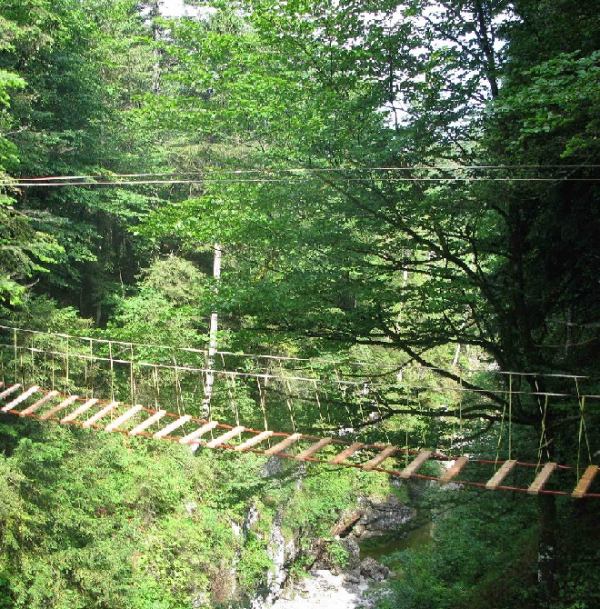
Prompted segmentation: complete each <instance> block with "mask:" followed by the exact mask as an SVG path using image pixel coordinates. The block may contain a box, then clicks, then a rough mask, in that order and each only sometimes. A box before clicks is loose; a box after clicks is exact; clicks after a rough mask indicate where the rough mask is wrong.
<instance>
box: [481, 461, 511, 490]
mask: <svg viewBox="0 0 600 609" xmlns="http://www.w3.org/2000/svg"><path fill="white" fill-rule="evenodd" d="M516 464H517V462H516V461H515V460H512V459H511V460H509V461H505V462H504V463H503V464H502V466H501V467H500V469H499V470H498V471H497V472H496V473H495V474H494V475H493V476H492V478H491V479H490V480H489V481H488V482H487V483H486V485H485V488H487V489H488V490H490V491H493V490H494V489H495V488H497V487H498V486H500V483H501V482H502V480H504V478H506V476H508V474H509V473H510V472H511V471H512V470H513V468H514V467H515V465H516Z"/></svg>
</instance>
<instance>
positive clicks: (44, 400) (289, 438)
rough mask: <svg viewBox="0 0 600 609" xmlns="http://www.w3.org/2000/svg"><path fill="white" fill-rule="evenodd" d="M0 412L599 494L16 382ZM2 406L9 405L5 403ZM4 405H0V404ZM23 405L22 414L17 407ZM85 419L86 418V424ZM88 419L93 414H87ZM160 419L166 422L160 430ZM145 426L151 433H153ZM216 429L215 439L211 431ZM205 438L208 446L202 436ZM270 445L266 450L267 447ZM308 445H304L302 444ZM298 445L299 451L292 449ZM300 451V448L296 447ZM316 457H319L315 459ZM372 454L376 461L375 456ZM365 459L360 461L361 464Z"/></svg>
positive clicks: (587, 479) (513, 466)
mask: <svg viewBox="0 0 600 609" xmlns="http://www.w3.org/2000/svg"><path fill="white" fill-rule="evenodd" d="M0 389H2V391H1V392H0V413H4V414H6V415H10V414H13V415H18V416H19V417H21V418H24V417H28V418H32V419H37V420H40V421H56V422H59V423H61V424H62V425H75V426H79V427H82V428H84V429H90V428H92V429H96V430H101V431H106V432H116V433H122V434H125V435H128V436H132V437H133V436H137V437H147V438H153V439H166V440H172V441H176V442H179V443H180V444H184V445H194V444H196V445H200V446H203V447H205V448H209V449H229V450H234V451H236V452H253V453H258V454H263V455H265V456H266V457H272V456H279V457H285V458H289V459H295V460H297V461H312V462H316V463H324V464H329V465H333V466H338V467H352V468H356V469H362V470H364V471H367V472H371V471H377V472H383V473H386V474H390V475H393V476H398V477H400V478H402V479H408V478H421V479H427V480H435V481H437V482H440V483H442V484H446V483H448V482H450V481H454V482H455V483H456V484H458V485H471V486H478V487H483V488H487V489H489V490H498V489H500V490H512V491H515V490H516V491H522V492H525V493H528V494H530V495H538V494H540V493H554V494H559V495H566V496H571V497H573V498H576V499H581V498H585V497H588V498H590V497H594V498H600V493H590V492H589V489H590V487H591V485H592V484H593V482H594V479H595V477H596V475H597V474H598V471H599V467H598V466H597V465H589V466H588V467H587V468H586V469H585V471H584V472H583V474H582V475H581V477H578V478H577V485H576V487H575V489H574V490H568V491H567V490H547V489H546V485H547V484H548V482H549V481H550V479H551V478H552V475H553V474H554V472H556V470H557V469H559V468H560V469H563V470H571V471H572V472H573V473H574V474H576V473H577V472H576V471H575V470H574V468H567V467H564V466H559V465H558V464H557V463H553V462H550V463H545V464H543V466H542V467H541V468H540V467H539V466H538V467H537V468H534V467H532V466H534V465H535V464H529V463H519V462H518V461H516V460H509V461H505V462H498V463H492V462H490V461H482V460H478V459H469V458H468V457H454V458H453V457H448V456H444V455H440V454H435V453H433V452H432V451H429V450H422V451H416V450H410V451H406V449H402V448H400V447H397V446H381V445H369V444H365V443H363V442H351V441H346V440H341V439H337V438H332V437H324V438H318V437H314V436H306V435H303V434H301V433H292V434H286V433H278V432H274V431H272V430H266V431H258V430H254V429H249V428H247V427H244V426H243V425H237V426H232V425H227V424H225V423H220V422H217V421H206V420H203V419H197V418H194V417H192V416H190V415H175V414H170V413H167V412H166V411H165V410H158V411H156V410H152V409H148V408H144V407H143V406H141V405H134V406H132V405H129V404H121V403H119V402H108V401H107V400H101V399H99V398H82V397H78V396H76V395H72V396H66V395H62V394H60V393H59V392H57V391H46V390H44V389H41V388H40V387H38V386H37V385H34V386H32V387H29V388H25V387H23V386H22V385H20V384H14V385H10V386H7V387H4V385H3V384H2V383H0ZM7 400H8V401H7ZM4 401H7V403H6V404H4V405H3V406H1V404H2V402H4ZM19 407H22V410H19V409H18V408H19ZM84 415H85V417H88V418H84ZM90 415H91V416H90ZM165 420H167V423H166V424H165ZM150 428H153V429H152V430H151V429H150ZM217 430H218V431H219V433H218V434H216V435H213V432H216V431H217ZM208 434H210V436H209V439H208V440H204V439H203V438H204V436H206V435H208ZM267 442H268V443H272V442H273V443H272V444H271V445H270V446H265V443H267ZM307 444H308V445H307ZM298 445H300V449H298V448H297V446H298ZM301 445H303V446H301ZM363 451H365V452H366V453H367V456H371V458H370V459H368V460H366V461H365V460H362V461H361V460H360V459H359V458H358V457H357V455H358V454H359V453H362V452H363ZM407 452H408V454H410V455H411V456H412V457H413V460H412V461H411V462H410V463H408V464H407V465H406V466H405V467H404V469H401V470H396V469H386V468H384V467H383V464H384V463H385V462H386V461H388V460H391V459H395V458H398V459H399V458H400V457H402V458H404V457H406V455H407ZM317 453H319V454H320V455H321V456H320V457H318V456H316V455H317ZM373 453H375V455H374V456H373ZM363 459H364V458H363ZM429 460H432V461H436V462H437V463H440V464H442V468H444V467H445V469H443V473H442V474H441V475H440V476H439V477H436V476H428V475H423V474H419V473H418V470H419V469H420V468H421V467H422V466H423V465H424V464H425V463H426V462H427V461H429ZM471 464H479V465H481V464H486V465H487V466H488V467H490V469H491V468H492V467H494V465H495V466H496V471H495V473H493V475H492V477H491V478H490V479H489V481H488V482H485V483H484V482H476V481H472V480H469V479H465V480H458V479H457V477H458V476H459V474H461V473H463V472H465V471H466V470H467V469H469V466H470V465H471ZM532 469H534V471H535V472H536V474H535V477H534V478H533V480H531V481H530V483H529V484H528V486H525V487H514V486H503V482H504V481H505V479H506V478H507V477H508V476H509V475H511V474H512V473H514V472H515V471H517V470H519V472H520V474H521V475H520V478H521V479H524V478H526V476H525V475H524V472H525V470H527V471H531V470H532Z"/></svg>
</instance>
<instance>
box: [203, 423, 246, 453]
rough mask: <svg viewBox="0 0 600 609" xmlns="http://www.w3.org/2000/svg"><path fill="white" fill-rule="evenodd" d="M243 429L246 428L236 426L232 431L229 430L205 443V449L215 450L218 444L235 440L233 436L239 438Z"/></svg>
mask: <svg viewBox="0 0 600 609" xmlns="http://www.w3.org/2000/svg"><path fill="white" fill-rule="evenodd" d="M245 429H246V428H245V427H244V426H243V425H238V426H237V427H234V428H233V429H230V430H229V431H228V432H226V433H224V434H223V435H222V436H219V437H218V438H215V439H214V440H211V441H210V442H207V444H206V448H216V447H217V446H219V445H220V444H225V443H226V442H228V441H229V440H231V439H232V438H235V436H239V435H240V434H241V433H242V431H244V430H245Z"/></svg>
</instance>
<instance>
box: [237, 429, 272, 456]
mask: <svg viewBox="0 0 600 609" xmlns="http://www.w3.org/2000/svg"><path fill="white" fill-rule="evenodd" d="M272 435H273V432H272V431H263V432H262V433H259V434H258V435H256V436H254V437H253V438H250V439H249V440H246V441H245V442H244V443H242V444H240V445H238V446H236V447H235V450H236V451H238V452H240V451H242V450H248V449H249V448H252V447H253V446H256V445H257V444H260V443H261V442H264V441H265V440H266V439H267V438H270V437H271V436H272Z"/></svg>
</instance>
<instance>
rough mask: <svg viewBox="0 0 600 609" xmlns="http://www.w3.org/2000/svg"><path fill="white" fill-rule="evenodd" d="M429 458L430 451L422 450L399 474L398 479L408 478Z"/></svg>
mask: <svg viewBox="0 0 600 609" xmlns="http://www.w3.org/2000/svg"><path fill="white" fill-rule="evenodd" d="M429 457H431V451H430V450H422V451H421V452H420V453H419V454H418V455H417V456H416V457H415V458H414V459H413V460H412V461H411V462H410V463H409V464H408V465H407V466H406V467H405V468H404V469H403V470H402V471H401V472H400V478H410V477H411V476H412V475H413V474H414V473H416V471H417V470H418V469H419V467H421V465H423V463H425V461H427V459H429Z"/></svg>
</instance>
